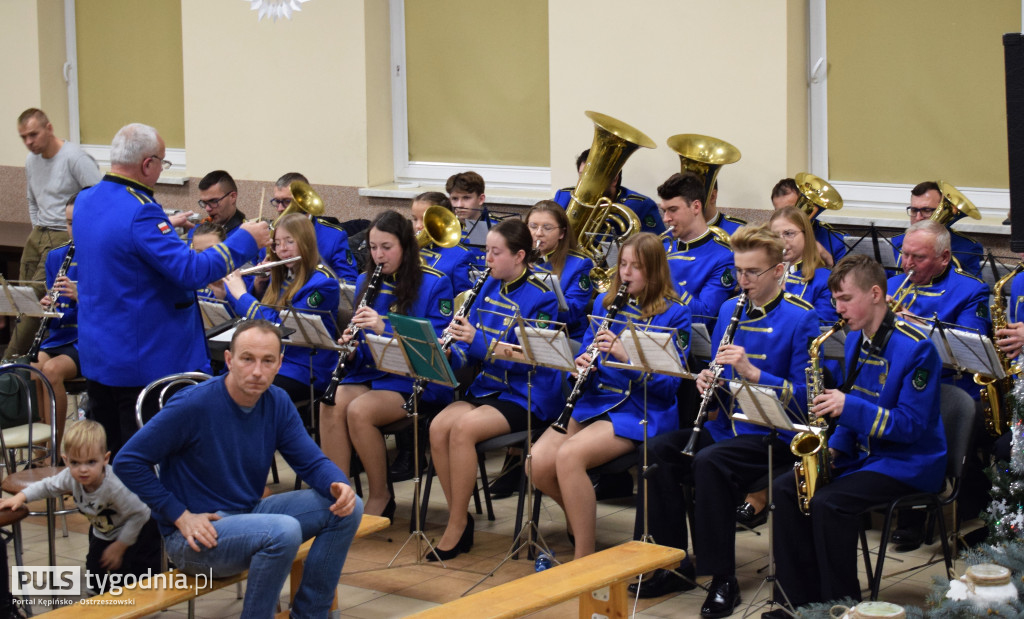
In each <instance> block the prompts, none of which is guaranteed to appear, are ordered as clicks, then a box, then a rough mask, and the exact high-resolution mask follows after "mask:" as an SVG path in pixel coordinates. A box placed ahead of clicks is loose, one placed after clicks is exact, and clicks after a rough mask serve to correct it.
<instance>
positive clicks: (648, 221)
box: [644, 215, 658, 228]
mask: <svg viewBox="0 0 1024 619" xmlns="http://www.w3.org/2000/svg"><path fill="white" fill-rule="evenodd" d="M656 225H658V222H656V221H654V215H648V216H647V217H644V227H645V228H653V227H654V226H656Z"/></svg>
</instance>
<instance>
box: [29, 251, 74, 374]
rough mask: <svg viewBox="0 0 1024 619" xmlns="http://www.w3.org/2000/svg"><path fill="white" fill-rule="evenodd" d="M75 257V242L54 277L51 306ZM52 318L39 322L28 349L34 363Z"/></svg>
mask: <svg viewBox="0 0 1024 619" xmlns="http://www.w3.org/2000/svg"><path fill="white" fill-rule="evenodd" d="M74 257H75V244H74V243H71V244H70V245H68V253H67V255H65V256H64V262H62V263H60V269H59V270H58V271H57V277H55V278H53V288H51V289H50V294H49V295H48V296H49V297H50V307H51V308H53V307H54V306H55V305H56V304H57V297H59V296H60V293H59V292H57V280H58V279H60V278H62V277H64V276H66V275H67V274H68V269H70V268H71V261H72V260H73V259H74ZM50 320H52V316H47V317H46V318H43V319H42V321H40V323H39V330H38V331H36V338H35V339H34V340H32V346H31V347H29V349H28V359H29V361H31V362H32V363H36V362H38V361H39V347H40V346H42V344H43V336H44V335H46V330H47V329H48V328H49V327H50Z"/></svg>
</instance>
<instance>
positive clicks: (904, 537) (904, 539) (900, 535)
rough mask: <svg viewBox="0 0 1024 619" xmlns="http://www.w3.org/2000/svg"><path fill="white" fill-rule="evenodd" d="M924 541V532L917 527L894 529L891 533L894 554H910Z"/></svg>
mask: <svg viewBox="0 0 1024 619" xmlns="http://www.w3.org/2000/svg"><path fill="white" fill-rule="evenodd" d="M923 541H924V531H922V530H921V529H920V528H918V527H913V528H906V529H896V530H895V531H893V533H892V543H893V544H895V546H896V547H895V548H893V550H895V551H896V552H910V551H912V550H917V549H918V548H920V547H921V542H923Z"/></svg>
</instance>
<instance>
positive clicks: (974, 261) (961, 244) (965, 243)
mask: <svg viewBox="0 0 1024 619" xmlns="http://www.w3.org/2000/svg"><path fill="white" fill-rule="evenodd" d="M946 229H947V230H949V248H950V253H952V254H953V258H954V259H955V260H956V262H957V264H958V265H960V270H962V271H964V272H965V273H967V274H969V275H973V276H974V277H981V261H982V258H984V256H985V248H984V247H982V246H981V243H979V242H977V241H975V240H974V239H972V238H971V237H969V236H964V235H963V234H960V233H959V232H957V231H956V230H953V229H952V228H946ZM906 236H907V235H906V234H899V235H896V236H894V237H892V238H891V239H889V242H891V243H892V253H893V255H894V256H895V258H896V266H900V264H901V263H902V261H903V255H902V254H901V253H900V250H902V249H903V239H904V237H906Z"/></svg>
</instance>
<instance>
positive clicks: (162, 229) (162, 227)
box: [156, 221, 171, 234]
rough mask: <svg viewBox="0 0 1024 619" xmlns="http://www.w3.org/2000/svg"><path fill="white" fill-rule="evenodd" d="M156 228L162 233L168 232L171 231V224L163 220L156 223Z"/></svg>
mask: <svg viewBox="0 0 1024 619" xmlns="http://www.w3.org/2000/svg"><path fill="white" fill-rule="evenodd" d="M156 229H157V230H159V231H160V234H167V233H168V232H170V231H171V224H169V223H167V222H166V221H161V222H160V223H158V224H157V225H156Z"/></svg>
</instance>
